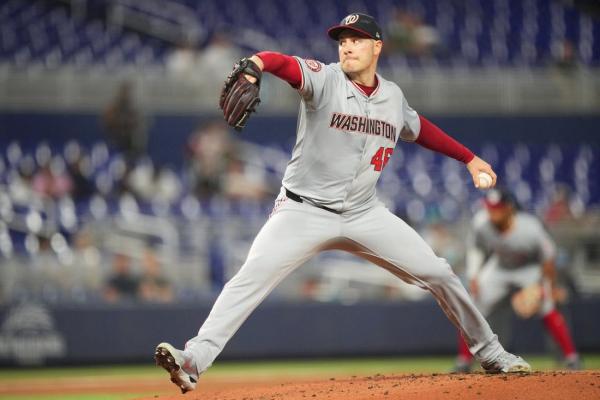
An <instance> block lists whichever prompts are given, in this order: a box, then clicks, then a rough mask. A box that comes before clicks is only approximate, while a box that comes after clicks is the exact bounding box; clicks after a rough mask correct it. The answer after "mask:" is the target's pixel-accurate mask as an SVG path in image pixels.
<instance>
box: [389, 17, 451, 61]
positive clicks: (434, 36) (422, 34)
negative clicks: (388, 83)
mask: <svg viewBox="0 0 600 400" xmlns="http://www.w3.org/2000/svg"><path fill="white" fill-rule="evenodd" d="M387 36H388V38H387V39H386V46H384V49H385V48H386V47H387V49H386V50H387V51H391V52H402V53H404V54H406V55H407V56H412V57H425V56H430V55H433V54H434V53H436V52H437V51H438V50H439V46H440V35H439V33H438V31H437V30H436V29H435V27H433V26H431V25H427V24H425V23H424V22H423V20H422V19H421V17H419V16H418V15H415V14H412V13H410V12H408V11H404V10H401V9H397V10H396V11H395V13H394V16H393V18H392V20H391V22H390V23H389V24H388V27H387Z"/></svg>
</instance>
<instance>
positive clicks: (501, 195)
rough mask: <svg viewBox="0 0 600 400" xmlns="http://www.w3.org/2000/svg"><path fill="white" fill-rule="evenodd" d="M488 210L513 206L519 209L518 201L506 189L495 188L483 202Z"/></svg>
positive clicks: (489, 191)
mask: <svg viewBox="0 0 600 400" xmlns="http://www.w3.org/2000/svg"><path fill="white" fill-rule="evenodd" d="M483 201H484V203H485V206H486V207H487V208H491V209H493V208H503V207H506V206H512V207H515V208H517V201H516V200H515V198H514V196H513V195H512V193H510V192H509V191H508V190H507V189H505V188H495V189H491V190H488V192H487V194H486V196H485V199H484V200H483Z"/></svg>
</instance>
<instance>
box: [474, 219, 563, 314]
mask: <svg viewBox="0 0 600 400" xmlns="http://www.w3.org/2000/svg"><path fill="white" fill-rule="evenodd" d="M487 215H488V214H487V212H486V211H482V212H481V213H478V214H477V215H476V216H475V218H474V219H473V228H472V233H471V235H470V238H469V246H470V249H469V252H473V251H475V252H479V253H480V254H481V256H480V257H478V256H474V257H473V256H471V257H467V264H468V265H467V276H468V277H469V278H474V277H475V275H476V273H477V271H479V270H480V268H481V270H480V272H479V273H478V274H477V282H478V285H479V291H478V294H477V296H476V297H475V304H476V305H477V308H479V311H481V313H482V314H483V315H484V316H486V317H487V316H489V315H490V313H491V312H492V311H493V309H494V307H495V306H496V305H497V304H498V303H499V302H500V301H501V300H502V299H504V298H506V296H508V295H509V294H510V293H511V291H514V289H519V288H524V287H527V286H530V285H533V284H535V283H543V284H544V286H545V287H544V289H545V292H546V293H551V292H550V291H551V287H550V282H543V279H542V266H543V263H544V262H547V261H552V260H554V257H555V255H556V245H555V244H554V241H553V240H552V238H551V237H550V235H548V233H547V232H546V230H545V229H544V226H543V225H542V223H541V222H540V221H539V219H537V218H536V217H535V216H533V215H531V214H527V213H524V212H517V213H516V214H515V215H514V222H513V225H512V227H511V229H510V231H508V232H505V233H502V232H500V231H498V230H497V229H496V228H495V227H494V225H493V224H492V223H491V222H490V220H489V218H488V217H487ZM480 260H485V261H483V266H481V265H480V264H481V262H482V261H480ZM553 309H554V301H553V299H552V296H550V295H548V296H544V301H543V302H542V307H541V308H540V314H541V316H544V315H546V314H547V313H549V312H550V311H552V310H553Z"/></svg>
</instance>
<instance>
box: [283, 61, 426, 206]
mask: <svg viewBox="0 0 600 400" xmlns="http://www.w3.org/2000/svg"><path fill="white" fill-rule="evenodd" d="M297 60H298V63H299V64H300V68H301V71H302V84H301V87H300V88H299V92H300V95H301V98H302V101H301V103H300V111H299V117H298V128H297V130H298V132H297V139H296V145H295V146H294V150H293V153H292V158H291V160H290V162H289V163H288V166H287V169H286V171H285V175H284V178H283V186H285V187H286V188H287V189H289V190H291V191H292V192H295V193H297V194H298V195H300V196H302V197H304V198H306V199H308V200H309V201H312V202H314V203H316V204H318V205H322V206H326V207H329V208H332V209H334V210H337V211H347V210H357V209H363V208H368V207H369V206H372V204H373V202H374V201H375V200H376V196H375V184H376V183H377V179H379V176H380V175H381V171H382V170H383V168H384V167H385V164H386V163H387V161H388V160H389V158H390V156H391V155H392V153H393V149H394V147H395V146H396V142H397V141H398V138H401V139H403V140H406V141H414V140H416V138H417V137H418V134H419V131H420V122H419V116H418V115H417V113H416V112H415V111H414V110H413V109H412V108H410V106H409V105H408V102H407V101H406V98H405V97H404V94H403V93H402V90H400V88H399V87H398V85H396V84H395V83H393V82H390V81H387V80H385V79H384V78H382V77H381V76H379V75H377V81H378V87H377V88H376V89H375V91H374V92H373V93H372V94H371V96H367V95H366V94H365V93H364V92H363V91H362V89H360V87H358V86H357V85H356V84H354V83H353V82H352V81H351V80H350V79H349V78H348V77H347V76H346V74H345V73H344V72H343V71H342V69H341V67H340V64H339V63H335V64H329V65H324V64H322V63H320V62H318V61H314V60H305V59H301V58H298V57H297Z"/></svg>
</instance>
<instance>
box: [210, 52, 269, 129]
mask: <svg viewBox="0 0 600 400" xmlns="http://www.w3.org/2000/svg"><path fill="white" fill-rule="evenodd" d="M245 75H250V76H253V77H255V78H256V82H255V83H252V82H250V81H249V80H248V79H247V78H246V77H245ZM261 78H262V71H261V69H260V68H259V67H258V65H256V63H255V62H254V61H252V60H250V59H248V58H242V59H241V60H240V61H238V62H237V63H236V64H235V65H234V66H233V71H231V73H230V74H229V76H228V77H227V79H226V80H225V84H224V85H223V89H222V90H221V99H220V101H219V106H220V107H221V110H223V115H224V117H225V120H226V121H227V123H228V124H229V125H230V126H232V127H234V128H235V129H236V130H238V131H241V130H242V129H243V128H244V126H246V121H248V117H250V114H251V113H253V112H255V111H256V107H257V106H258V104H260V97H259V95H258V92H259V90H260V81H261Z"/></svg>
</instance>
